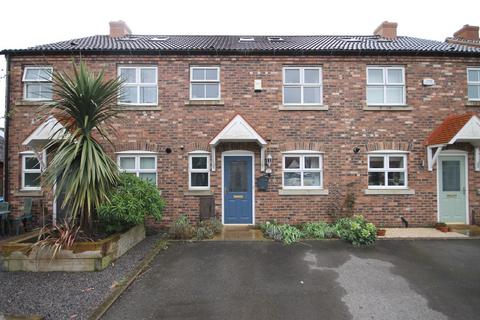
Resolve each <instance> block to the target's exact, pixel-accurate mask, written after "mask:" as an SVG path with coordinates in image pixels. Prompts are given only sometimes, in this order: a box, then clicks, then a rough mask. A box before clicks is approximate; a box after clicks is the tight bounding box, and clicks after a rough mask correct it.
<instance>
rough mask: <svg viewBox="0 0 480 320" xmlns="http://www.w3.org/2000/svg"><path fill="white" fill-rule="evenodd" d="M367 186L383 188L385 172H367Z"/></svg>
mask: <svg viewBox="0 0 480 320" xmlns="http://www.w3.org/2000/svg"><path fill="white" fill-rule="evenodd" d="M368 185H369V186H384V185H385V172H369V173H368Z"/></svg>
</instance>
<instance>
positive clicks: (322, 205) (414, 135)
mask: <svg viewBox="0 0 480 320" xmlns="http://www.w3.org/2000/svg"><path fill="white" fill-rule="evenodd" d="M77 58H78V57H77ZM83 59H84V60H85V61H86V62H87V64H88V65H89V66H90V67H91V68H93V69H94V70H97V71H98V70H100V69H102V68H104V69H105V72H106V75H107V77H109V78H110V77H114V76H116V72H117V69H116V66H117V64H128V63H136V64H155V65H157V66H158V89H159V98H158V101H159V107H160V109H157V110H138V111H127V110H125V111H122V112H121V113H120V119H119V120H118V121H117V122H116V123H115V124H114V127H115V129H116V132H115V135H114V136H112V139H113V141H115V144H116V150H117V151H122V150H126V149H129V148H131V146H132V145H133V146H135V145H139V144H140V145H142V144H143V145H144V144H148V146H147V148H149V149H153V150H154V151H159V156H158V187H159V188H160V189H161V190H162V194H163V196H164V197H165V199H166V201H167V209H166V214H165V219H164V223H168V222H169V221H171V220H172V219H173V218H175V217H176V216H178V215H180V214H182V213H185V214H188V215H189V216H190V217H191V218H192V219H196V218H197V217H198V202H199V200H198V197H196V196H190V195H185V193H186V192H187V191H188V152H189V151H192V150H193V149H192V148H193V145H194V144H200V145H204V146H205V145H208V143H209V141H210V140H211V139H212V138H213V137H214V136H215V135H216V134H217V133H218V132H219V131H220V130H221V128H223V126H224V125H226V124H227V122H228V121H229V120H230V119H231V118H232V117H233V116H234V115H236V114H241V115H242V116H243V117H244V118H245V119H246V120H247V121H249V123H250V124H251V125H252V126H253V127H254V128H255V129H256V130H257V131H258V132H259V133H260V134H261V135H262V136H263V137H264V138H265V139H266V140H267V142H268V146H267V154H268V153H270V154H271V155H272V156H273V164H272V169H273V174H272V178H271V179H270V186H269V190H268V192H258V191H256V195H255V197H256V222H260V221H265V220H268V219H273V218H275V219H278V220H280V221H289V222H292V223H298V222H302V221H306V220H331V219H332V217H331V215H330V214H329V212H330V209H329V208H331V207H332V205H334V204H335V203H337V202H339V201H341V202H343V196H344V195H345V193H346V192H347V187H346V185H347V184H348V183H352V184H353V187H350V188H349V189H348V190H350V189H351V191H352V192H353V193H354V195H355V198H356V205H355V208H354V211H355V212H356V213H361V214H364V215H366V216H367V217H368V218H369V219H372V220H374V221H376V222H380V223H383V224H385V225H400V224H401V222H400V218H399V217H400V216H404V217H405V218H406V219H407V220H408V221H409V222H410V223H411V224H412V225H428V224H432V223H433V222H435V221H436V215H437V212H436V208H437V202H436V169H435V170H434V171H433V172H429V171H427V168H426V166H427V159H426V150H425V147H424V145H423V142H424V140H425V138H426V137H427V136H428V134H429V133H430V132H431V131H432V130H433V129H434V128H435V127H436V126H437V125H439V124H440V122H441V121H442V120H443V119H444V118H445V117H446V116H447V115H449V114H452V113H464V112H467V111H468V112H477V108H478V107H475V106H467V91H466V90H467V83H466V67H467V66H471V65H480V59H479V58H448V57H432V58H429V57H389V56H370V57H357V56H355V57H340V56H336V57H321V56H318V57H315V56H305V57H280V56H278V57H264V56H225V57H222V56H113V55H110V56H88V55H86V56H85V55H84V56H83ZM71 61H72V57H71V56H43V57H36V56H16V57H12V61H11V81H10V83H11V88H10V90H11V100H10V105H11V119H10V122H9V124H10V130H9V134H10V137H9V142H10V145H9V153H8V155H9V170H10V174H9V181H8V184H9V194H8V200H9V201H10V202H11V203H12V205H13V207H14V208H17V207H18V204H19V200H20V199H21V198H20V197H19V192H18V190H19V185H20V171H19V169H20V168H19V165H20V162H19V160H20V156H19V152H20V151H23V150H25V147H23V146H22V141H23V140H24V139H25V138H26V137H27V136H28V135H29V134H30V133H31V132H32V131H33V130H34V129H35V127H36V125H38V124H39V121H37V120H36V119H37V116H38V105H36V104H32V103H25V102H23V101H22V91H23V86H22V82H21V77H22V70H23V67H24V66H25V65H31V64H48V65H53V66H54V69H55V70H56V71H59V70H69V69H71ZM198 64H208V65H220V66H221V95H222V100H223V101H224V105H203V106H201V105H187V102H188V100H189V99H188V98H189V66H190V65H198ZM369 64H387V65H403V66H405V74H406V90H407V104H408V105H409V106H410V107H412V110H410V111H365V110H363V107H364V105H365V96H366V89H365V85H366V79H365V78H366V66H367V65H369ZM284 65H321V66H323V86H324V87H323V95H324V96H323V100H324V104H326V105H328V106H329V110H328V111H280V110H279V109H278V106H280V105H281V104H282V66H284ZM426 77H428V78H433V79H434V80H435V81H436V85H435V86H433V87H423V86H422V79H423V78H426ZM254 79H262V85H263V88H264V90H263V91H262V92H258V93H256V92H254V90H253V83H254ZM296 142H306V143H310V142H315V143H316V144H318V145H319V146H320V148H321V149H322V150H321V151H323V152H325V154H324V168H323V169H324V186H325V188H330V189H331V190H330V191H331V192H330V195H327V196H325V195H321V196H282V195H279V193H278V190H279V189H281V174H282V172H281V166H282V163H281V159H282V157H281V151H282V148H284V147H285V146H286V145H287V146H288V145H292V144H294V143H296ZM385 142H386V143H403V144H405V145H410V153H409V155H408V180H409V188H411V189H414V190H415V195H385V196H379V195H365V194H364V193H363V190H364V189H366V188H367V154H366V147H365V145H367V144H372V143H385ZM182 146H183V149H182ZM354 146H360V147H361V150H360V152H359V153H357V154H355V153H353V151H352V148H353V147H354ZM166 148H171V149H172V150H173V152H172V153H170V154H167V153H166V152H165V149H166ZM231 148H235V149H238V148H240V149H245V150H251V151H254V152H255V168H256V170H255V171H256V172H255V174H256V176H257V177H258V176H260V175H261V172H260V158H259V156H260V150H259V148H258V147H257V146H256V145H255V144H247V143H245V144H243V145H238V144H237V145H235V146H231V145H229V144H221V145H220V146H219V147H218V148H217V153H216V155H217V170H216V171H214V172H211V186H212V191H213V193H214V194H215V197H216V210H217V215H219V216H221V203H222V202H221V200H222V199H221V152H222V151H223V150H231ZM458 148H462V149H466V150H468V152H469V162H468V166H469V189H470V193H469V198H470V211H472V210H475V212H476V214H477V221H480V196H478V195H477V193H476V190H477V188H478V186H479V183H480V173H479V172H474V171H473V154H472V148H471V146H469V145H465V146H463V145H461V146H459V147H458ZM108 150H109V152H110V153H111V154H112V156H113V149H112V148H108ZM334 184H338V187H334V186H333V185H334ZM333 189H339V190H340V191H341V193H342V196H340V197H339V196H335V195H334V194H335V192H333ZM50 210H51V205H50Z"/></svg>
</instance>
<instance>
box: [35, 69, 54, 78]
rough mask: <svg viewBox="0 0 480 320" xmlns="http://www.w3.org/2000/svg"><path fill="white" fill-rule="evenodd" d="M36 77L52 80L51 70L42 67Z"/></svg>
mask: <svg viewBox="0 0 480 320" xmlns="http://www.w3.org/2000/svg"><path fill="white" fill-rule="evenodd" d="M38 79H39V80H43V81H51V80H52V71H51V69H48V68H42V69H40V70H39V72H38Z"/></svg>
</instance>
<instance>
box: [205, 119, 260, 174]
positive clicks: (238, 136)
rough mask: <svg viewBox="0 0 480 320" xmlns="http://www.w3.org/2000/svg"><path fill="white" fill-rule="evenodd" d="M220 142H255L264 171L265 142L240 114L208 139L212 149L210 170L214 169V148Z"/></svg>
mask: <svg viewBox="0 0 480 320" xmlns="http://www.w3.org/2000/svg"><path fill="white" fill-rule="evenodd" d="M221 142H256V143H258V145H259V146H260V162H261V165H260V167H261V171H262V172H263V171H265V146H266V145H267V142H266V141H265V140H264V139H263V138H262V136H260V134H259V133H258V132H257V131H256V130H255V129H253V127H252V126H251V125H250V124H249V123H248V122H247V121H246V120H245V119H244V118H243V117H242V116H241V115H239V114H238V115H236V116H235V117H234V118H233V119H232V120H230V122H229V123H228V124H227V125H226V126H225V127H224V128H223V129H222V130H221V131H220V132H219V133H218V134H217V135H216V136H215V138H213V139H212V140H211V141H210V147H211V149H212V152H211V156H212V161H211V163H212V171H215V148H216V146H217V145H218V144H219V143H221Z"/></svg>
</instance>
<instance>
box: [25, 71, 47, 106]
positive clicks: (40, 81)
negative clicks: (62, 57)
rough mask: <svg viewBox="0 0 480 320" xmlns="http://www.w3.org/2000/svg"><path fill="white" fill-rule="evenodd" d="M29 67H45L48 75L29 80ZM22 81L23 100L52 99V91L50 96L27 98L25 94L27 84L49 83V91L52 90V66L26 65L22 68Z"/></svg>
mask: <svg viewBox="0 0 480 320" xmlns="http://www.w3.org/2000/svg"><path fill="white" fill-rule="evenodd" d="M30 69H47V70H48V71H49V74H50V77H49V78H48V79H36V80H31V79H27V71H28V70H30ZM22 82H23V100H25V101H52V100H53V93H52V98H28V95H27V87H28V85H29V84H40V85H41V84H49V85H50V89H49V90H50V91H51V90H52V87H53V67H51V66H27V67H25V68H24V70H23V75H22Z"/></svg>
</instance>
